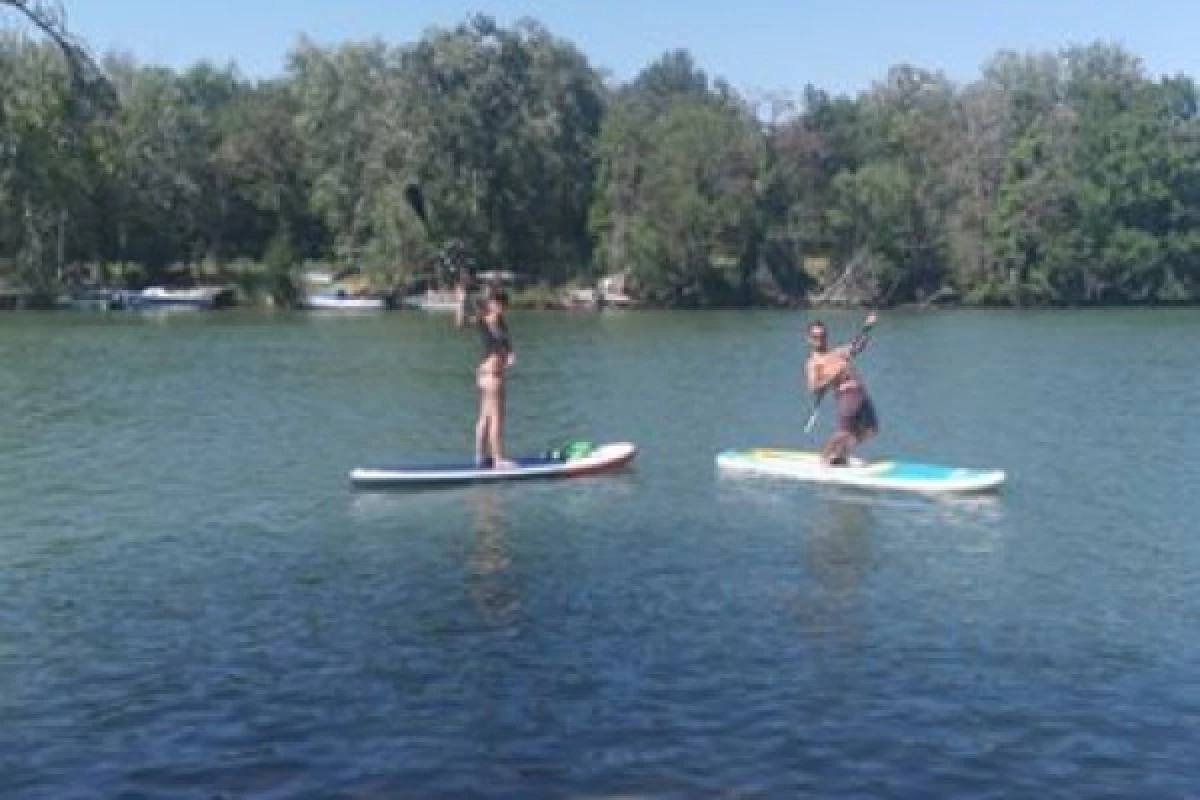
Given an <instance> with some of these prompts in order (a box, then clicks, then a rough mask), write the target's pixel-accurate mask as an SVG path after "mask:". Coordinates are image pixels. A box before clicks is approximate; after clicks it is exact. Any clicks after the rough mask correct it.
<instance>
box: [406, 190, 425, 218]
mask: <svg viewBox="0 0 1200 800" xmlns="http://www.w3.org/2000/svg"><path fill="white" fill-rule="evenodd" d="M404 199H405V200H407V201H408V205H409V206H410V207H411V208H412V210H413V213H414V214H416V215H417V216H418V217H420V218H421V222H422V224H426V225H427V224H429V219H428V218H427V217H426V216H425V197H424V196H423V195H422V194H421V187H419V186H417V185H416V184H415V183H410V184H409V185H408V186H405V187H404Z"/></svg>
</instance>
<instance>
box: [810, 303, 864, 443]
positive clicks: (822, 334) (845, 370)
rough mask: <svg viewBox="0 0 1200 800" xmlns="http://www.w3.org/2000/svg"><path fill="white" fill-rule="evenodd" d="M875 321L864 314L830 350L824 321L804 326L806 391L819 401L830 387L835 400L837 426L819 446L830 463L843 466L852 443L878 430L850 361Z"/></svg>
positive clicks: (861, 383)
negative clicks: (844, 340) (846, 341)
mask: <svg viewBox="0 0 1200 800" xmlns="http://www.w3.org/2000/svg"><path fill="white" fill-rule="evenodd" d="M875 320H876V317H875V314H873V313H872V314H868V315H867V318H866V320H864V321H863V326H862V329H861V330H860V331H859V332H858V334H857V335H856V336H855V337H854V339H852V340H851V342H850V344H847V345H842V346H841V347H835V348H833V349H830V348H829V333H828V331H827V330H826V329H825V323H824V322H821V321H820V320H816V321H814V322H813V323H812V324H810V325H809V326H808V345H809V348H810V349H811V352H810V353H809V356H808V362H807V363H806V364H805V377H806V379H807V383H808V390H809V391H810V392H812V393H813V394H814V395H815V396H816V402H817V403H820V402H821V397H822V396H824V394H825V392H827V391H829V390H830V389H832V390H833V396H834V399H835V400H836V401H837V429H836V430H835V431H834V433H833V435H832V436H831V437H829V441H828V442H826V443H825V447H823V448H822V449H821V457H822V458H823V459H825V463H827V464H830V465H831V466H844V465H845V464H846V463H848V459H849V457H850V450H851V449H852V448H853V447H854V446H856V445H860V444H862V443H863V442H865V441H867V440H868V439H870V438H871V437H872V436H874V435H875V434H876V433H878V432H879V419H878V417H877V416H876V414H875V406H874V405H873V404H872V403H871V398H870V396H869V395H868V394H867V387H866V384H864V383H863V380H862V378H861V377H860V376H859V374H858V371H857V370H856V369H855V368H854V361H853V359H854V356H856V355H858V354H859V353H861V352H862V351H863V350H865V349H866V347H867V342H868V337H869V335H870V332H871V327H872V326H873V325H874V324H875ZM815 413H816V412H814V414H815Z"/></svg>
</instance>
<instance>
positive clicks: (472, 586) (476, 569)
mask: <svg viewBox="0 0 1200 800" xmlns="http://www.w3.org/2000/svg"><path fill="white" fill-rule="evenodd" d="M503 495H504V492H503V490H502V489H497V488H496V487H491V486H482V487H478V491H471V492H468V493H467V504H468V506H469V507H470V510H471V512H472V514H473V517H474V520H473V525H472V530H471V552H470V555H469V556H468V559H467V565H466V566H467V569H466V580H467V587H468V589H469V590H470V593H471V596H472V597H474V598H475V600H476V603H477V607H478V608H479V611H480V613H481V614H482V615H483V617H484V619H485V620H487V621H488V622H489V623H491V624H493V625H498V626H500V625H513V626H514V627H513V628H512V633H514V634H515V633H516V632H517V628H516V627H515V623H516V618H517V613H518V612H519V611H520V608H521V602H520V596H519V595H518V593H517V589H516V584H515V581H514V579H513V575H512V570H511V567H512V555H511V553H510V551H509V546H510V545H509V541H508V525H507V516H506V514H505V507H504V497H503Z"/></svg>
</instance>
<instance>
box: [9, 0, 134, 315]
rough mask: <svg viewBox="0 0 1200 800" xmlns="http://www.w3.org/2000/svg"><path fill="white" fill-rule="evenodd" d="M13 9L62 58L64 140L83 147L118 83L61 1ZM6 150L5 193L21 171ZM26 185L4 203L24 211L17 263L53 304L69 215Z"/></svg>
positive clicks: (28, 0) (18, 2)
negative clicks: (66, 85)
mask: <svg viewBox="0 0 1200 800" xmlns="http://www.w3.org/2000/svg"><path fill="white" fill-rule="evenodd" d="M8 11H12V12H14V13H16V14H17V15H19V16H21V17H23V18H24V19H25V20H27V21H28V22H29V23H30V24H32V25H33V26H34V27H35V28H37V30H39V31H40V32H41V33H42V34H44V35H45V36H46V38H48V39H49V40H50V41H51V42H52V43H53V44H54V46H55V47H56V48H57V49H58V50H59V52H60V53H61V54H62V56H63V60H64V61H65V63H66V73H67V76H68V79H69V82H70V91H69V92H68V93H67V97H66V101H67V107H66V111H67V114H66V118H65V119H64V120H63V128H62V129H61V135H62V141H63V144H64V146H66V147H68V148H73V147H77V146H79V144H80V143H81V142H82V141H83V140H84V139H85V138H86V136H87V132H88V129H89V128H90V127H91V126H92V125H93V124H94V123H96V122H97V121H98V120H101V119H103V118H105V117H108V116H110V115H111V114H112V113H113V112H114V111H115V110H116V108H117V95H116V91H115V90H114V88H113V85H112V83H111V82H110V81H109V80H108V78H107V77H106V76H105V75H104V73H103V71H102V70H101V69H100V67H99V66H98V65H97V64H96V62H95V61H94V60H93V59H92V57H91V56H90V55H89V54H88V51H87V48H86V47H85V46H84V45H83V43H82V42H81V41H80V40H79V39H77V38H76V37H75V35H74V34H72V33H71V32H70V30H69V28H68V27H67V13H66V10H65V9H64V8H63V7H62V5H61V4H60V3H58V2H56V0H0V19H3V17H4V16H5V13H4V12H8ZM7 110H8V109H7V108H6V103H5V102H4V98H3V97H0V124H2V123H3V121H4V119H5V117H6V116H7ZM0 133H3V131H0ZM5 150H6V152H2V153H0V190H3V189H4V186H3V185H2V184H5V183H9V181H8V180H5V179H6V178H8V177H11V174H12V172H13V171H14V170H16V169H18V165H17V164H16V163H15V162H14V158H15V157H16V156H15V153H16V152H17V151H16V149H15V148H5ZM23 183H25V182H23V181H17V182H16V188H15V190H14V192H13V195H12V196H10V197H6V198H5V199H4V202H5V203H7V204H9V205H11V206H12V207H14V208H16V209H20V210H19V211H17V215H18V216H19V219H20V220H21V229H22V231H21V232H22V233H23V236H21V237H20V238H19V240H18V241H19V245H18V253H17V254H18V258H17V263H18V264H20V265H21V269H20V273H19V274H21V276H22V279H23V280H22V282H23V283H26V284H27V285H28V286H29V287H30V288H31V289H32V291H33V297H34V300H33V302H34V303H37V304H41V303H47V302H49V299H48V298H50V297H51V295H52V294H53V291H54V288H55V286H56V285H57V284H58V282H59V281H61V279H62V271H63V267H64V261H65V252H66V238H67V228H68V220H69V213H68V209H67V207H66V205H65V204H64V203H62V202H56V201H55V200H54V199H53V198H47V197H44V196H43V197H39V196H38V193H37V192H36V191H34V190H32V189H31V188H30V187H29V186H28V185H24V186H23V185H22V184H23ZM10 188H12V187H10ZM54 243H56V244H57V246H55V244H54Z"/></svg>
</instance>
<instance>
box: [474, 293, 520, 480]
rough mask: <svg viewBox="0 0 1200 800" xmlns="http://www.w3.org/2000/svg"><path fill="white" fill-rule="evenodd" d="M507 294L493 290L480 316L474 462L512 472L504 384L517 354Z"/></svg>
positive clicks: (485, 301) (486, 299)
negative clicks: (480, 356) (508, 318)
mask: <svg viewBox="0 0 1200 800" xmlns="http://www.w3.org/2000/svg"><path fill="white" fill-rule="evenodd" d="M507 306H508V295H507V294H506V293H505V292H504V290H503V289H499V288H493V289H490V290H489V291H488V293H487V295H486V297H485V299H484V301H483V308H482V310H481V313H480V315H479V333H480V337H481V338H482V340H483V362H482V363H481V364H480V365H479V369H478V371H477V373H476V383H477V385H478V386H479V421H478V422H476V423H475V463H477V464H478V465H479V466H480V467H486V466H489V465H490V466H492V467H494V468H496V469H511V468H512V467H513V466H515V465H514V464H513V462H512V461H509V460H508V459H506V458H504V455H503V452H504V451H503V448H502V446H501V443H502V441H503V439H504V381H505V373H506V372H507V370H508V368H509V367H511V366H512V365H513V361H514V360H515V358H516V357H515V355H514V353H513V348H512V340H511V339H510V338H509V335H508V324H507V322H506V321H505V319H504V311H505V309H506V308H507Z"/></svg>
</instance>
